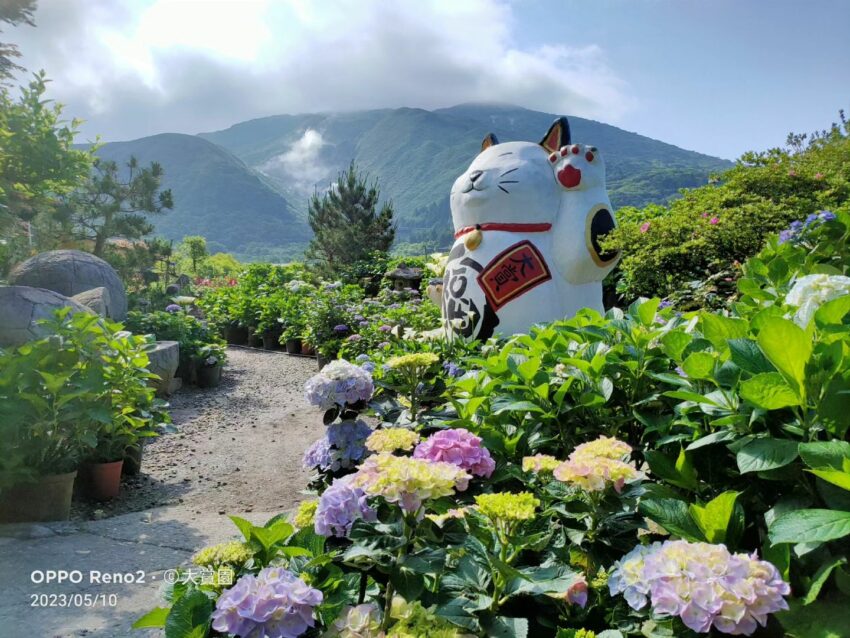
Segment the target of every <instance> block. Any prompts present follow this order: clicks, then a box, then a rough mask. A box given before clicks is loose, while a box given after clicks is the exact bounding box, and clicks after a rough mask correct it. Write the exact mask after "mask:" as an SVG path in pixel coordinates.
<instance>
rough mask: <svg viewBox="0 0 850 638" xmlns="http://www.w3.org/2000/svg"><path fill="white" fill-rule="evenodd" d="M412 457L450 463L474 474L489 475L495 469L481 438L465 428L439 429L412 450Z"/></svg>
mask: <svg viewBox="0 0 850 638" xmlns="http://www.w3.org/2000/svg"><path fill="white" fill-rule="evenodd" d="M413 458H416V459H425V460H428V461H440V462H444V463H451V464H453V465H457V466H458V467H460V468H462V469H464V470H467V471H469V472H470V473H471V474H473V475H475V476H483V477H485V478H487V477H489V476H490V475H491V474H492V473H493V470H495V469H496V462H495V461H494V460H493V457H491V456H490V451H489V450H488V449H487V448H485V447H482V445H481V439H480V438H479V437H477V436H475V435H474V434H473V433H472V432H470V431H469V430H467V429H465V428H455V429H453V430H441V431H439V432H437V433H435V434H432V435H431V436H429V437H428V438H427V439H425V440H424V441H423V442H422V443H420V444H419V445H417V446H416V449H415V450H413Z"/></svg>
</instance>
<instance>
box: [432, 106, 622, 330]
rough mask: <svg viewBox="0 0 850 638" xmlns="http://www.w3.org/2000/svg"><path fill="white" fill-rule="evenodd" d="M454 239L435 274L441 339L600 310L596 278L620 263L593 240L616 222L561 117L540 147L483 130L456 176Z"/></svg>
mask: <svg viewBox="0 0 850 638" xmlns="http://www.w3.org/2000/svg"><path fill="white" fill-rule="evenodd" d="M450 201H451V210H452V222H453V224H454V230H455V242H454V245H453V246H452V249H451V252H450V254H449V259H448V263H447V265H446V271H445V275H444V277H443V296H442V311H443V319H444V322H445V325H446V328H447V330H448V331H449V334H450V336H451V335H452V334H456V335H460V336H462V337H464V338H466V339H475V338H477V339H482V340H483V339H487V338H489V337H491V336H492V335H494V334H497V333H501V334H505V335H510V334H516V333H520V332H528V329H529V328H530V327H531V326H532V325H534V324H536V323H544V322H548V321H553V320H555V319H563V318H565V317H570V316H573V315H574V314H575V313H576V312H578V311H579V310H580V309H582V308H594V309H596V310H599V311H602V283H601V282H602V279H604V277H605V275H607V274H608V272H610V271H611V269H612V268H613V267H614V266H615V265H616V263H617V260H618V259H619V254H618V253H612V252H605V251H603V250H602V248H601V247H600V245H599V240H600V239H601V238H602V237H603V236H604V235H605V234H606V233H608V232H610V231H611V230H612V229H613V228H614V225H615V222H614V216H613V212H612V208H611V202H610V201H609V199H608V193H607V190H606V187H605V164H604V162H603V160H602V156H601V155H600V153H599V150H598V149H597V148H596V147H593V146H586V145H583V144H573V143H572V141H571V139H570V127H569V123H568V122H567V119H566V118H564V117H562V118H559V119H558V120H556V121H555V123H554V124H552V126H551V127H550V128H549V131H548V132H547V133H546V135H545V136H544V137H543V139H542V140H541V142H540V143H539V144H534V143H532V142H508V143H504V144H500V143H499V142H498V140H497V139H496V137H495V136H494V135H492V134H489V135H487V137H485V138H484V141H483V143H482V145H481V152H480V153H479V154H478V156H477V157H476V158H475V159H474V160H473V162H472V164H470V166H469V168H468V169H467V170H466V172H465V173H463V175H461V176H460V177H458V178H457V180H455V183H454V186H453V187H452V191H451V196H450Z"/></svg>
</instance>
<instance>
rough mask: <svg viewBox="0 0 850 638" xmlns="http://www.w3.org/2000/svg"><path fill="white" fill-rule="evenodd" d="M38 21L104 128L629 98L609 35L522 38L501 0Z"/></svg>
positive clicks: (53, 73)
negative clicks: (563, 40)
mask: <svg viewBox="0 0 850 638" xmlns="http://www.w3.org/2000/svg"><path fill="white" fill-rule="evenodd" d="M36 22H37V24H38V26H37V28H35V29H29V28H26V27H24V28H19V29H17V30H10V31H9V32H8V33H7V36H9V37H10V39H13V40H15V41H17V42H18V43H19V44H20V46H21V49H22V51H23V52H24V60H23V62H24V64H25V65H27V66H28V68H31V69H37V68H45V69H46V70H47V71H48V74H49V76H50V77H51V78H53V79H54V83H53V85H52V96H53V97H55V98H56V99H58V100H59V101H61V102H64V103H66V104H67V105H68V113H69V114H73V115H78V116H81V117H83V118H85V119H87V120H89V121H88V122H87V124H86V125H85V127H84V131H85V132H86V134H88V135H89V136H93V135H94V134H95V133H101V134H103V136H104V137H105V138H106V139H126V138H129V137H138V136H142V135H149V134H152V133H157V132H162V131H180V132H188V133H194V132H198V131H203V130H212V129H217V128H222V127H226V126H229V125H230V124H232V123H234V122H237V121H241V120H245V119H249V118H252V117H259V116H263V115H272V114H279V113H300V112H311V111H332V110H354V109H366V108H378V107H396V106H418V107H424V108H434V107H440V106H450V105H453V104H456V103H460V102H465V101H500V102H511V103H515V104H519V105H522V106H526V107H529V108H536V109H540V110H545V111H549V112H562V113H566V114H574V115H582V116H589V117H604V119H605V120H606V121H612V120H614V121H616V120H617V118H618V117H619V116H620V115H622V114H623V113H624V111H625V110H627V109H628V108H630V106H631V100H630V98H629V97H628V96H627V93H626V92H627V87H626V86H625V84H624V83H623V82H622V81H621V80H620V79H619V78H618V77H617V75H616V73H614V71H613V70H612V69H610V68H609V66H608V65H607V63H606V60H605V54H604V51H603V50H602V49H601V48H600V47H597V46H590V47H583V48H574V47H567V46H564V45H562V44H559V43H541V44H540V45H539V46H538V47H535V48H522V47H520V46H518V45H517V44H516V42H515V40H514V37H513V33H514V30H515V20H514V16H513V12H512V8H511V6H510V5H509V4H507V3H506V2H505V1H504V0H466V1H464V2H452V1H450V0H445V1H440V0H428V1H423V2H417V3H412V2H391V1H389V0H386V1H381V0H375V1H371V2H370V1H366V0H325V1H323V2H321V3H318V2H307V1H304V0H289V1H287V2H280V1H272V0H267V1H261V0H232V1H230V2H222V1H218V2H217V1H214V0H206V1H205V0H147V1H142V2H139V1H135V2H134V1H132V0H122V1H119V2H116V0H86V2H69V1H68V0H41V1H40V3H39V10H38V12H37V14H36Z"/></svg>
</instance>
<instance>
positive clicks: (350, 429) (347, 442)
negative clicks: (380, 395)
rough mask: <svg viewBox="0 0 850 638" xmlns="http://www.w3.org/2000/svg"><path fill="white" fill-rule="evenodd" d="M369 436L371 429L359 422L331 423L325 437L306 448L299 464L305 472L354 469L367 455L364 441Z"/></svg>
mask: <svg viewBox="0 0 850 638" xmlns="http://www.w3.org/2000/svg"><path fill="white" fill-rule="evenodd" d="M370 434H372V428H370V427H369V426H368V425H366V423H365V422H363V421H360V420H357V421H342V422H340V423H332V424H331V425H329V426H328V429H327V430H326V431H325V436H323V437H322V438H321V439H319V440H318V441H316V442H315V443H313V444H312V445H311V446H310V447H309V448H307V451H306V452H305V453H304V458H303V459H302V461H301V464H302V465H303V467H304V469H305V470H312V469H313V468H318V469H319V470H321V471H323V472H328V471H330V472H336V471H338V470H344V469H348V468H351V467H354V466H355V465H356V464H357V463H358V462H359V461H361V460H363V459H364V458H365V457H366V455H367V454H368V453H369V451H368V450H367V449H366V439H367V438H369V435H370Z"/></svg>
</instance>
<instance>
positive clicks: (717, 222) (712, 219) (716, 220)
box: [708, 217, 720, 226]
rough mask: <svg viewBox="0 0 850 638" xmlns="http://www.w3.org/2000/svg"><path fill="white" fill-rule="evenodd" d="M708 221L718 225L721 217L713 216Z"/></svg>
mask: <svg viewBox="0 0 850 638" xmlns="http://www.w3.org/2000/svg"><path fill="white" fill-rule="evenodd" d="M708 223H709V224H711V225H712V226H717V224H719V223H720V218H719V217H712V218H711V219H709V220H708Z"/></svg>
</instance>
